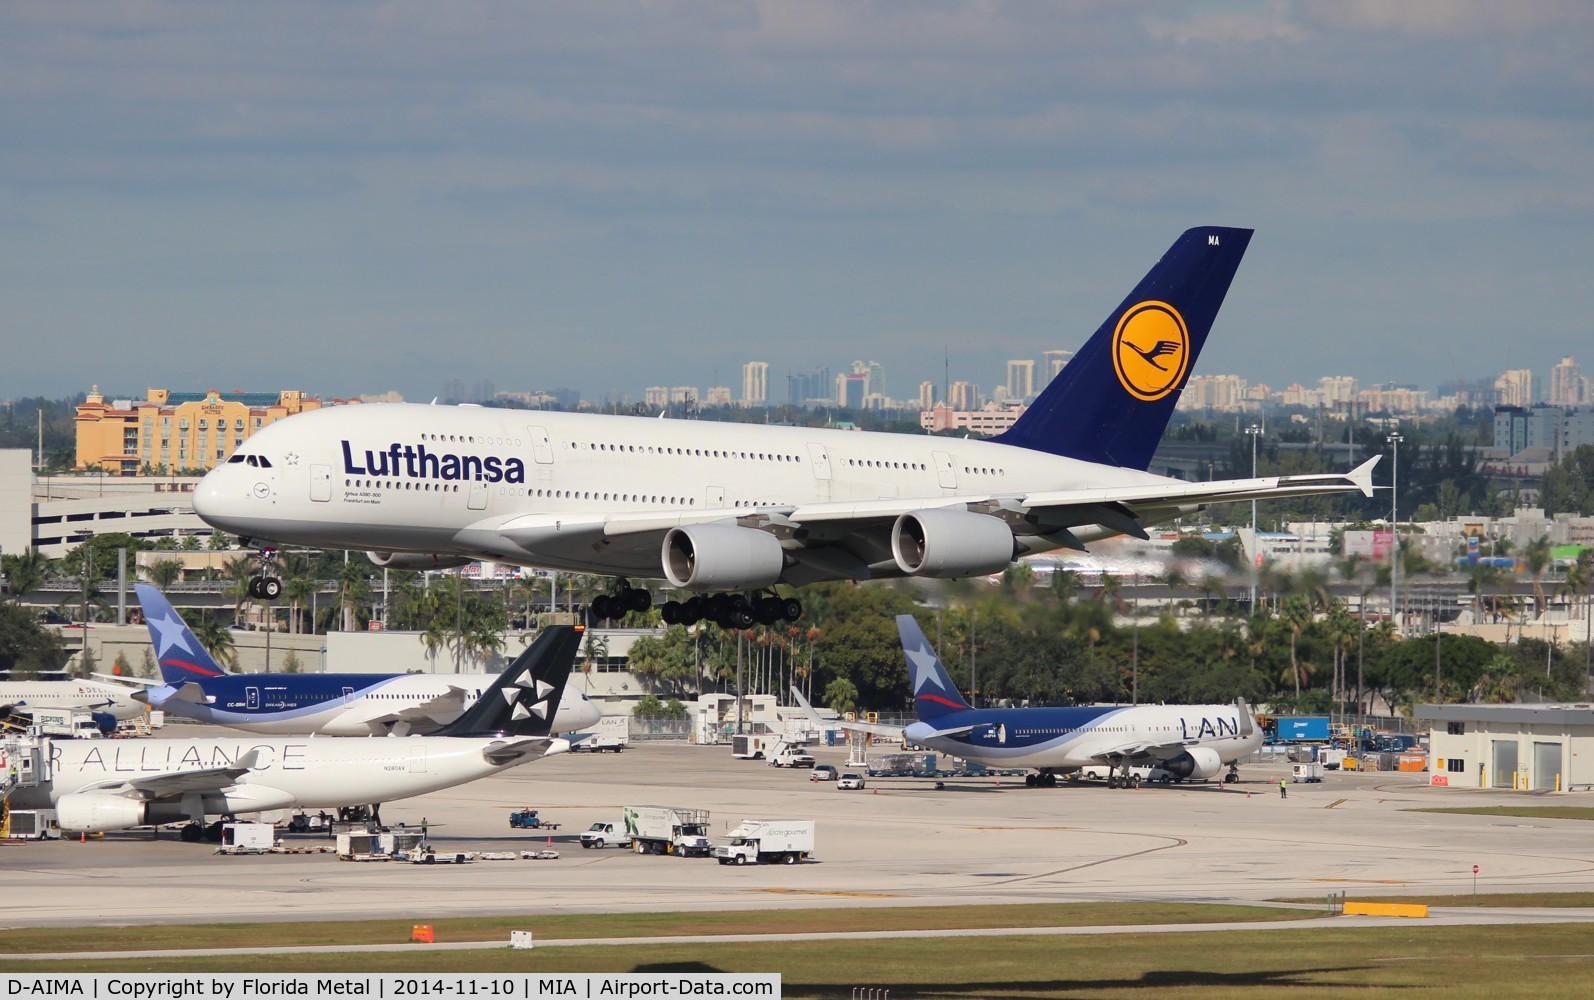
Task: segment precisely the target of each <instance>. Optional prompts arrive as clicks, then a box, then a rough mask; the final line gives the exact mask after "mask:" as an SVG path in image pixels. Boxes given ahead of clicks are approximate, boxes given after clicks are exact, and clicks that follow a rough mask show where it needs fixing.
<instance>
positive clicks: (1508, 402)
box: [1494, 368, 1533, 406]
mask: <svg viewBox="0 0 1594 1000" xmlns="http://www.w3.org/2000/svg"><path fill="white" fill-rule="evenodd" d="M1494 389H1495V392H1497V393H1498V394H1499V397H1500V398H1499V399H1498V400H1497V402H1498V403H1499V404H1500V405H1501V406H1532V405H1533V369H1531V368H1513V369H1511V370H1510V371H1508V372H1506V373H1504V374H1503V375H1501V376H1500V377H1499V378H1497V379H1495V380H1494Z"/></svg>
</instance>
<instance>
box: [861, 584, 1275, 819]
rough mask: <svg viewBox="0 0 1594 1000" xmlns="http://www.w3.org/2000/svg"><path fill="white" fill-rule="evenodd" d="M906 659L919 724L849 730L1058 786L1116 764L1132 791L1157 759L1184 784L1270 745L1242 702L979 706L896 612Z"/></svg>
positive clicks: (1114, 778) (1115, 780) (1117, 778)
mask: <svg viewBox="0 0 1594 1000" xmlns="http://www.w3.org/2000/svg"><path fill="white" fill-rule="evenodd" d="M897 632H898V634H899V635H900V636H901V637H902V650H903V652H904V653H905V654H906V656H907V659H908V676H909V679H910V681H911V682H912V686H913V710H914V714H915V715H917V716H918V720H919V721H917V722H914V723H912V724H910V725H908V726H906V727H901V726H881V725H874V724H864V723H852V722H848V723H844V724H843V725H844V727H845V728H848V729H857V730H861V731H864V732H872V733H882V734H890V735H894V736H901V737H902V739H904V740H905V741H907V742H909V743H916V744H918V745H919V746H925V747H929V748H930V749H932V750H936V751H938V752H940V753H948V754H952V755H953V756H955V757H961V758H963V759H964V760H972V761H978V762H979V763H981V764H985V765H987V766H990V767H1026V768H1034V769H1035V770H1036V771H1037V772H1038V773H1037V774H1032V775H1029V776H1028V777H1027V778H1026V779H1025V784H1028V785H1031V786H1036V785H1040V786H1051V785H1055V784H1056V783H1057V775H1059V774H1066V773H1069V772H1072V771H1076V770H1078V769H1079V768H1082V767H1088V766H1092V765H1104V766H1106V767H1107V768H1109V778H1108V785H1109V786H1111V787H1114V788H1117V787H1120V786H1121V787H1126V788H1127V787H1129V785H1130V783H1131V782H1130V770H1129V769H1130V768H1132V767H1135V766H1138V765H1146V764H1155V765H1157V766H1159V767H1161V768H1163V769H1164V770H1166V771H1168V772H1169V773H1170V774H1171V775H1173V776H1174V777H1176V778H1178V779H1179V780H1181V781H1183V780H1185V779H1187V778H1191V779H1198V780H1199V779H1207V778H1215V777H1217V776H1218V774H1219V772H1221V771H1222V770H1223V767H1224V765H1225V764H1227V765H1228V768H1229V772H1228V775H1227V778H1228V780H1229V781H1231V782H1232V781H1237V780H1239V774H1238V772H1237V770H1236V765H1237V763H1238V761H1239V760H1240V759H1241V758H1243V757H1245V756H1246V755H1247V754H1249V753H1251V752H1252V751H1253V750H1255V749H1256V748H1257V747H1259V746H1261V745H1262V730H1261V729H1260V727H1258V726H1257V725H1256V721H1255V720H1254V719H1253V718H1252V717H1251V712H1250V710H1249V709H1247V708H1246V706H1245V702H1244V701H1236V702H1235V703H1234V704H1233V705H1085V706H1078V707H1070V708H973V707H972V706H970V705H969V703H968V702H967V701H965V700H964V698H963V695H962V693H961V692H959V691H958V688H957V685H956V684H955V683H954V682H953V681H952V677H951V675H949V674H948V673H947V672H946V668H945V667H944V666H942V665H941V659H940V657H938V656H937V655H936V654H935V649H934V647H932V646H931V645H930V640H929V639H927V638H925V635H924V630H923V629H921V628H919V623H918V622H917V621H915V620H914V618H913V616H912V615H898V616H897Z"/></svg>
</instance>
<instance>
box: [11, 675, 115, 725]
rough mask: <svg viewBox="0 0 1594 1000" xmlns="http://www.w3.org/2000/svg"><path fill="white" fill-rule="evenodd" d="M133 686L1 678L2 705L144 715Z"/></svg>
mask: <svg viewBox="0 0 1594 1000" xmlns="http://www.w3.org/2000/svg"><path fill="white" fill-rule="evenodd" d="M132 695H133V691H132V689H130V688H123V687H116V686H115V685H111V684H99V683H96V682H94V681H0V705H10V706H12V707H14V708H16V709H19V710H21V711H28V710H30V709H35V708H70V709H87V710H90V711H94V712H108V713H110V714H111V715H112V716H115V717H116V718H117V719H118V720H122V719H133V718H137V717H138V716H140V715H143V714H144V711H145V708H144V706H143V705H141V704H139V703H138V702H136V701H134V700H133V697H132Z"/></svg>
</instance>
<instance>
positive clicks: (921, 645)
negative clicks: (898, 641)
mask: <svg viewBox="0 0 1594 1000" xmlns="http://www.w3.org/2000/svg"><path fill="white" fill-rule="evenodd" d="M897 634H898V635H900V636H901V637H902V652H903V654H904V655H906V656H907V658H908V681H909V683H910V684H911V685H912V687H913V711H914V713H915V714H917V715H918V717H919V721H921V722H929V721H930V720H932V719H937V718H940V717H941V716H943V715H946V714H948V713H950V712H961V711H963V710H964V709H967V708H968V707H969V703H968V702H966V701H964V700H963V695H962V694H961V693H960V692H959V691H958V689H957V685H956V684H954V683H953V682H952V677H951V675H950V674H948V673H947V672H946V668H945V667H943V666H942V665H941V658H940V657H939V656H936V655H935V650H934V649H933V648H931V646H930V640H929V639H927V638H925V636H924V630H923V629H921V628H919V623H918V622H917V621H916V620H915V619H914V617H913V616H912V615H897Z"/></svg>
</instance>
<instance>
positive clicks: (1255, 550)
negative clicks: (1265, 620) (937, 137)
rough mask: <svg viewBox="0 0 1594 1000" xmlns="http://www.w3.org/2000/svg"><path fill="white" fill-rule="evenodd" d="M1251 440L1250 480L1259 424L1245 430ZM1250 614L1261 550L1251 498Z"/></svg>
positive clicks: (1254, 507)
mask: <svg viewBox="0 0 1594 1000" xmlns="http://www.w3.org/2000/svg"><path fill="white" fill-rule="evenodd" d="M1245 433H1246V434H1247V435H1249V436H1250V438H1251V478H1252V479H1255V478H1256V442H1257V439H1258V438H1260V437H1261V436H1262V428H1261V426H1260V425H1259V424H1252V425H1251V426H1249V427H1247V428H1246V429H1245ZM1251 550H1252V551H1251V613H1252V614H1256V557H1257V556H1258V555H1260V554H1261V552H1262V549H1261V545H1260V543H1259V542H1258V541H1257V538H1256V498H1255V497H1252V498H1251Z"/></svg>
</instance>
